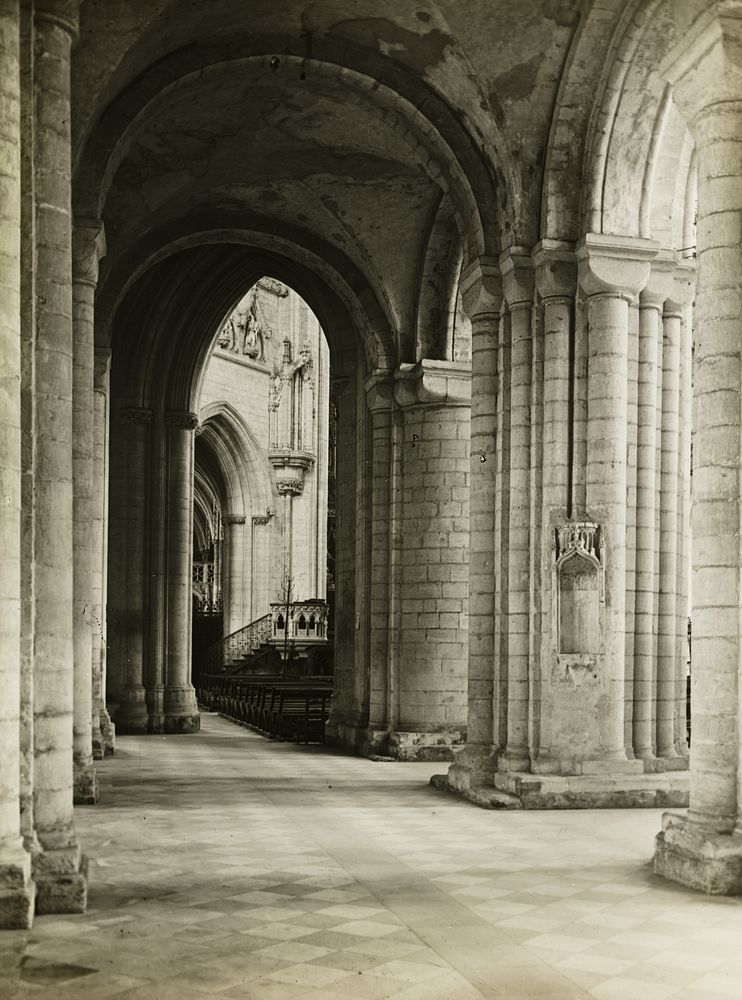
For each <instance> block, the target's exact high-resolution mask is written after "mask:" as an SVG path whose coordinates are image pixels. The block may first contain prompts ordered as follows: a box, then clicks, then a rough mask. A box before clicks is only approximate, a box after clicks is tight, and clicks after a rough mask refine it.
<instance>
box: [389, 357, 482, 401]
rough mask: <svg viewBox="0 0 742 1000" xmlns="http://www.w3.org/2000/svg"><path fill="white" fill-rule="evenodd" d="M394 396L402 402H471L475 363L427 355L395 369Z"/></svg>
mask: <svg viewBox="0 0 742 1000" xmlns="http://www.w3.org/2000/svg"><path fill="white" fill-rule="evenodd" d="M394 398H395V399H396V401H397V403H398V404H399V405H400V406H415V405H426V404H427V405H434V404H438V405H445V404H448V405H451V406H464V405H465V406H468V405H470V404H471V365H469V364H462V363H460V362H455V361H431V360H430V359H428V358H424V359H423V360H422V361H418V362H417V364H415V365H410V364H402V365H400V366H399V368H398V369H397V371H396V372H395V373H394Z"/></svg>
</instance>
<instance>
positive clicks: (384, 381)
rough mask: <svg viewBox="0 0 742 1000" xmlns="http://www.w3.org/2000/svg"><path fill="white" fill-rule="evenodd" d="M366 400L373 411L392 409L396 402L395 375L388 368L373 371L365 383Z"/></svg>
mask: <svg viewBox="0 0 742 1000" xmlns="http://www.w3.org/2000/svg"><path fill="white" fill-rule="evenodd" d="M363 388H364V389H365V390H366V401H367V403H368V408H369V410H371V412H372V413H379V412H381V411H383V410H390V409H391V408H392V404H393V403H394V376H393V374H392V372H391V371H389V370H388V369H381V370H378V371H375V372H372V373H371V374H370V375H369V377H368V378H367V379H366V381H365V382H364V383H363Z"/></svg>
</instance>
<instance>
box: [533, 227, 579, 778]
mask: <svg viewBox="0 0 742 1000" xmlns="http://www.w3.org/2000/svg"><path fill="white" fill-rule="evenodd" d="M533 262H534V265H535V267H536V286H537V289H538V293H539V296H540V298H541V303H542V308H543V331H544V332H543V338H544V357H543V463H542V468H543V479H542V503H541V511H540V516H539V522H540V524H541V531H542V539H541V542H540V549H541V592H542V607H543V617H542V627H541V657H540V659H541V672H540V677H539V678H538V679H536V680H534V691H533V699H534V705H533V717H534V737H533V740H534V743H535V749H536V750H537V757H536V759H535V760H533V761H532V769H533V770H534V771H536V772H538V773H540V774H545V773H546V774H548V773H550V772H552V771H557V770H558V769H559V765H558V760H557V755H556V754H555V749H556V746H555V745H556V744H557V742H558V739H559V735H558V734H559V731H560V730H562V731H563V730H564V727H565V714H566V713H568V712H569V711H571V708H572V705H571V704H565V699H564V697H563V694H564V692H563V691H562V690H560V689H558V688H556V687H552V685H551V684H550V683H549V677H550V674H551V662H552V658H553V653H554V651H553V650H552V637H553V635H554V628H553V623H552V617H553V616H554V614H555V613H556V602H555V595H554V594H553V593H552V567H551V562H552V559H553V537H554V531H555V529H556V528H557V527H558V526H559V525H561V524H564V522H565V521H566V520H568V519H569V518H570V517H571V516H572V511H573V505H574V497H573V493H572V485H573V484H572V467H573V437H572V434H573V409H572V405H571V404H572V378H573V372H572V366H573V357H574V353H573V352H574V341H573V331H574V316H573V313H574V307H575V292H576V289H577V259H576V257H575V253H574V248H573V247H572V245H571V244H568V243H561V242H558V241H556V240H543V241H542V242H541V243H539V244H538V246H536V248H535V249H534V253H533ZM569 700H570V701H571V699H569Z"/></svg>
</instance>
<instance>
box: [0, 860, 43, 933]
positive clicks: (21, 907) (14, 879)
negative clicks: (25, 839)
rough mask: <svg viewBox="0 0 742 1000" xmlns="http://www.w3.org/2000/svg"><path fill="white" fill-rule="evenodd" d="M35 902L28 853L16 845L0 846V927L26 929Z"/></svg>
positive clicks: (32, 913)
mask: <svg viewBox="0 0 742 1000" xmlns="http://www.w3.org/2000/svg"><path fill="white" fill-rule="evenodd" d="M35 905H36V885H35V883H34V881H33V879H32V878H31V856H30V855H29V854H28V853H27V851H25V850H24V849H23V847H21V846H19V845H18V846H14V847H12V848H7V849H3V848H2V847H1V846H0V930H28V929H29V928H30V927H31V925H32V924H33V917H34V907H35Z"/></svg>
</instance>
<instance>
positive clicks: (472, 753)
mask: <svg viewBox="0 0 742 1000" xmlns="http://www.w3.org/2000/svg"><path fill="white" fill-rule="evenodd" d="M496 769H497V751H496V750H495V748H494V747H493V746H489V745H485V744H475V745H467V746H465V747H462V749H460V750H457V751H456V752H455V753H454V758H453V764H452V765H451V766H450V767H449V769H448V773H447V774H434V775H433V776H432V778H431V779H430V784H431V785H432V786H433V788H436V789H437V790H438V791H439V792H451V793H453V794H454V795H458V796H460V797H461V798H464V799H466V800H467V801H469V802H473V803H474V804H475V805H477V806H480V807H481V808H482V809H522V808H523V803H522V802H521V801H520V799H518V798H517V797H516V796H515V795H509V794H508V793H506V792H501V791H498V790H497V789H496V788H495V786H494V783H493V782H494V776H495V772H496Z"/></svg>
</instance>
